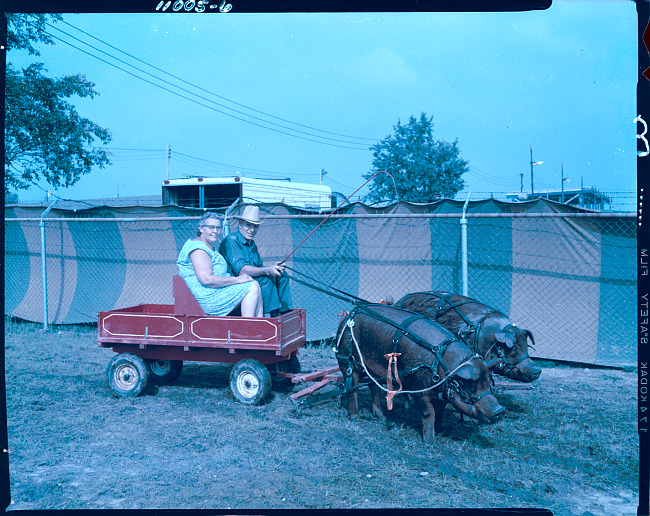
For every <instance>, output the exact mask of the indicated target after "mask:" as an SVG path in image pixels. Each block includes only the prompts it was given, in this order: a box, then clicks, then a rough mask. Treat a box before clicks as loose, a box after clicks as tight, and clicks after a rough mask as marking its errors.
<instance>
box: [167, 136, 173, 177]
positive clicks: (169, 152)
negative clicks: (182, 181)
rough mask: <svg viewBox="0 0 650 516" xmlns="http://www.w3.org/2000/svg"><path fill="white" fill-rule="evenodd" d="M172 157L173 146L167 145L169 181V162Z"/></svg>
mask: <svg viewBox="0 0 650 516" xmlns="http://www.w3.org/2000/svg"><path fill="white" fill-rule="evenodd" d="M171 157H172V146H171V145H169V144H167V179H169V160H170V159H171Z"/></svg>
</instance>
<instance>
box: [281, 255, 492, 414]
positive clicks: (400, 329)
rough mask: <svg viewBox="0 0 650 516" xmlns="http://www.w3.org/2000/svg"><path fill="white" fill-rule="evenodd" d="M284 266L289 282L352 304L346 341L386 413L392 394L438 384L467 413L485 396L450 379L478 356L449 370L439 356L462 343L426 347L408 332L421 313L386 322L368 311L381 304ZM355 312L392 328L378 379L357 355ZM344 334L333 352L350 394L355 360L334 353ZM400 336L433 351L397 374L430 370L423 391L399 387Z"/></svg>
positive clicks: (380, 316) (448, 340) (383, 317)
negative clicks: (428, 359) (464, 404)
mask: <svg viewBox="0 0 650 516" xmlns="http://www.w3.org/2000/svg"><path fill="white" fill-rule="evenodd" d="M285 267H286V268H287V269H289V270H291V271H292V272H293V273H294V274H293V275H291V276H289V275H286V276H288V277H289V278H290V279H292V280H293V281H297V282H298V283H300V284H302V285H305V286H306V287H309V288H312V289H314V290H317V291H319V292H322V293H324V294H326V295H329V296H331V297H334V298H336V299H339V300H342V301H347V302H350V303H352V304H353V305H354V309H353V310H352V311H351V312H349V313H348V315H347V318H346V321H345V323H344V325H346V326H347V327H348V338H349V339H350V340H351V341H352V342H353V344H354V346H355V348H356V351H357V354H358V355H359V360H358V362H359V363H360V364H361V366H362V368H363V370H364V372H365V373H366V376H367V377H368V378H370V380H371V381H372V382H373V383H375V384H376V385H377V386H378V387H379V388H380V389H381V390H383V391H385V392H386V393H387V396H386V400H387V405H388V408H389V410H390V409H392V399H393V397H394V396H395V395H396V394H419V393H423V392H427V391H431V390H433V389H435V388H437V387H439V386H440V385H442V384H447V396H448V397H453V391H456V392H457V393H458V394H459V395H460V396H461V398H463V397H466V398H468V399H469V400H470V401H469V403H468V404H469V405H470V410H471V405H472V404H473V403H476V402H477V401H478V400H480V399H481V398H482V397H483V396H485V395H486V394H488V393H489V391H486V392H485V393H483V394H482V395H481V396H479V397H477V396H475V395H474V394H472V393H471V392H468V391H467V390H466V389H465V388H464V387H463V386H462V385H461V384H460V383H459V382H458V381H457V380H456V379H455V378H454V375H455V374H456V372H457V371H459V370H460V369H461V368H463V367H465V366H467V365H469V364H470V363H471V361H472V360H473V359H474V358H481V357H480V356H479V355H478V354H474V355H471V356H469V357H467V358H466V359H465V360H464V361H463V362H462V363H461V364H460V365H458V366H457V367H455V368H454V369H453V370H450V369H449V367H447V364H446V363H445V361H444V359H443V357H442V355H443V354H444V352H445V350H446V348H447V346H448V345H449V344H451V343H452V342H460V343H463V344H464V342H462V341H461V340H459V339H457V338H455V337H451V338H449V339H447V340H445V341H444V342H442V343H441V344H439V345H435V344H430V343H429V342H428V341H427V340H426V339H424V338H422V337H420V336H419V335H417V334H416V333H414V332H412V331H411V330H409V329H408V326H409V325H410V324H411V323H413V322H415V321H417V320H419V319H425V320H426V319H427V317H426V316H424V315H422V314H419V313H415V312H411V313H412V315H410V316H409V317H407V318H406V319H405V320H404V321H402V322H401V323H397V322H395V321H393V320H392V319H389V318H388V317H386V316H384V315H382V314H380V313H378V312H377V311H376V310H373V309H372V308H371V307H372V306H384V305H381V304H378V303H372V302H370V301H367V300H365V299H362V298H360V297H357V296H355V295H353V294H350V293H348V292H344V291H342V290H339V289H336V288H334V287H332V286H331V285H327V284H325V283H323V282H321V281H318V280H315V279H313V278H311V277H309V276H307V275H306V274H303V273H301V272H298V271H296V270H295V269H293V268H291V267H287V266H285ZM296 274H298V275H300V276H303V277H304V278H308V279H309V280H311V281H312V282H315V283H319V284H320V285H323V286H324V287H325V288H322V287H318V286H316V285H314V284H313V283H310V282H308V281H305V280H302V279H298V278H297V277H296V276H295V275H296ZM327 289H329V290H327ZM332 291H333V292H332ZM334 292H336V293H334ZM402 310H404V309H402ZM404 311H407V312H408V310H404ZM359 313H362V314H365V315H367V316H369V317H371V318H373V319H376V320H378V321H380V322H383V323H386V324H388V325H390V326H392V327H393V328H395V335H394V336H393V342H392V344H393V352H392V353H389V354H387V355H385V358H386V359H387V360H388V368H387V375H386V376H385V377H382V378H379V379H377V378H375V377H374V376H373V375H372V374H371V373H370V371H369V370H368V368H367V366H366V363H365V361H364V359H363V355H362V353H361V349H360V347H359V343H358V341H357V339H356V336H355V335H354V325H355V321H354V318H355V317H356V315H357V314H359ZM344 333H345V330H343V331H341V333H340V335H339V337H338V340H337V342H336V350H337V358H339V359H340V360H341V361H342V362H347V364H348V367H347V370H346V376H347V381H346V386H345V389H346V392H351V391H353V390H355V388H359V387H361V385H358V386H356V387H355V386H353V385H352V384H351V382H352V364H353V362H354V361H356V359H355V358H354V357H353V356H352V354H351V353H349V355H348V356H347V357H345V356H343V355H339V354H338V350H339V349H340V345H341V338H342V337H343V334H344ZM402 337H408V338H409V339H410V340H411V341H413V342H414V343H415V344H417V345H419V346H420V347H423V348H425V349H428V350H429V351H431V352H433V353H434V355H435V359H434V361H433V363H432V364H420V365H417V366H414V367H411V368H409V369H407V370H403V371H402V373H401V378H406V377H408V376H410V375H412V374H414V373H416V372H418V371H420V370H422V369H424V368H428V369H430V370H431V380H432V382H433V385H431V386H429V387H426V388H424V389H419V390H404V389H403V388H402V383H401V379H400V374H399V372H398V369H397V363H396V360H397V357H399V356H400V355H401V353H398V352H397V348H398V345H399V342H400V341H401V339H402ZM439 365H440V366H441V367H442V369H443V374H444V376H443V377H442V378H441V377H440V375H439V374H438V372H437V369H438V366H439ZM391 370H392V371H394V373H391ZM393 374H394V376H395V379H396V381H397V382H398V385H399V389H398V390H394V389H393V388H392V377H393ZM384 380H385V381H386V383H387V385H388V387H384V386H383V385H382V384H381V383H380V381H384Z"/></svg>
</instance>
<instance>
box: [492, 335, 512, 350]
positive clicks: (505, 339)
mask: <svg viewBox="0 0 650 516" xmlns="http://www.w3.org/2000/svg"><path fill="white" fill-rule="evenodd" d="M494 337H495V338H496V339H497V341H498V342H500V343H501V344H505V345H506V347H508V348H511V347H512V345H513V344H514V342H515V334H514V333H512V332H511V331H500V332H498V333H495V334H494Z"/></svg>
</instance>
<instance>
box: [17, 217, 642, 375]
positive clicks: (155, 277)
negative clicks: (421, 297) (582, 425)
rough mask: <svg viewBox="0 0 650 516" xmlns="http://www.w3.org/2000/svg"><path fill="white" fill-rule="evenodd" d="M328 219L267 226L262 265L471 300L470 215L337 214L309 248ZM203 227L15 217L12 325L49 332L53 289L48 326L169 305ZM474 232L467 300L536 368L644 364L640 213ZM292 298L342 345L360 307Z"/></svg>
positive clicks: (322, 334)
mask: <svg viewBox="0 0 650 516" xmlns="http://www.w3.org/2000/svg"><path fill="white" fill-rule="evenodd" d="M324 217H325V216H324V215H267V216H266V217H265V218H264V220H263V224H262V226H261V228H260V230H259V232H258V235H257V237H256V242H257V244H258V247H259V248H260V251H261V254H262V256H263V258H264V260H265V262H266V263H272V262H273V261H277V260H283V259H285V258H286V257H287V256H288V255H289V254H290V253H292V251H293V253H292V254H291V256H290V257H289V259H288V260H287V264H288V265H289V266H290V267H291V269H293V271H296V272H299V273H301V274H304V275H306V276H307V277H308V278H310V279H308V280H307V281H313V282H315V283H316V284H317V285H319V286H322V285H323V284H324V285H329V286H331V287H334V288H336V289H339V290H341V291H344V292H347V293H349V294H352V295H354V296H357V297H360V298H363V299H367V300H370V301H379V300H380V299H390V298H392V299H394V300H395V301H396V300H398V299H399V298H400V297H402V296H403V295H404V294H406V293H409V292H418V291H427V290H441V291H449V292H454V293H462V276H463V274H462V268H461V264H462V262H463V257H462V249H463V246H462V242H461V225H460V219H461V216H460V215H459V214H417V213H412V214H382V215H377V214H347V215H333V216H332V217H331V218H330V219H329V220H327V221H326V222H325V223H324V224H323V225H322V226H320V227H319V228H318V230H317V231H315V232H314V233H313V234H311V235H310V236H309V238H307V239H306V240H304V239H305V237H307V236H308V235H309V234H310V232H311V231H312V230H313V229H314V228H315V227H316V226H317V225H318V224H320V223H321V222H322V221H323V219H324ZM197 219H198V217H146V218H135V219H133V218H132V219H118V218H92V219H80V218H74V219H72V218H46V219H44V221H43V227H42V228H41V226H40V222H41V221H40V220H39V219H34V218H7V219H5V313H6V314H9V315H12V316H16V317H20V318H23V319H27V320H32V321H37V322H43V320H44V311H43V288H42V285H43V281H44V279H45V281H46V284H47V320H48V322H49V323H56V324H73V323H80V322H93V321H96V317H97V312H99V311H100V310H109V309H113V308H119V307H125V306H133V305H137V304H141V303H155V304H171V303H173V298H172V287H171V286H172V276H173V275H174V274H177V267H176V257H177V255H178V252H179V250H180V248H181V246H182V245H183V243H184V242H185V240H187V239H188V238H192V237H193V236H194V235H195V234H196V221H197ZM467 228H468V229H467V235H468V239H467V250H468V251H467V258H466V261H467V264H468V269H467V277H468V294H469V296H470V297H473V298H475V299H478V300H480V301H481V302H483V303H485V304H487V305H490V306H491V307H493V308H495V309H497V310H500V311H502V312H504V313H505V314H506V315H508V316H509V317H510V318H511V320H512V321H513V322H515V323H516V324H517V325H518V326H520V327H523V328H527V329H530V330H531V331H532V332H533V334H534V336H535V349H534V350H532V351H531V354H532V355H533V356H536V357H542V358H551V359H561V360H570V361H578V362H584V363H598V364H608V365H629V364H634V363H635V362H636V333H635V332H636V264H635V255H636V226H635V215H634V214H618V215H616V214H582V213H581V214H557V213H545V214H529V213H526V214H503V213H500V214H468V215H467ZM41 230H42V231H41ZM231 230H236V228H235V226H234V224H233V225H232V227H231ZM41 233H42V234H43V235H44V237H45V255H46V261H45V263H46V267H45V268H43V267H42V258H41V256H42V255H41V246H42V240H41ZM303 240H304V242H303ZM297 246H298V247H297ZM296 247H297V248H296ZM296 272H290V274H295V273H296ZM297 277H299V278H301V279H305V278H304V277H302V276H297ZM292 293H293V302H294V306H296V307H304V308H306V309H307V320H308V322H307V324H308V326H307V333H308V335H307V336H308V340H320V339H324V338H328V337H331V336H333V335H334V333H335V332H336V328H337V325H338V314H339V313H340V312H341V311H343V310H346V309H349V308H350V304H349V303H346V302H345V301H342V300H340V299H336V298H334V297H330V296H328V295H326V294H324V293H322V292H319V291H316V290H313V289H310V288H308V287H307V286H304V285H303V284H300V283H297V282H293V284H292Z"/></svg>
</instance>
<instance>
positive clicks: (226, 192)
mask: <svg viewBox="0 0 650 516" xmlns="http://www.w3.org/2000/svg"><path fill="white" fill-rule="evenodd" d="M237 199H241V201H240V202H242V203H248V204H257V203H284V204H286V205H288V206H293V207H296V208H303V209H308V210H317V211H326V210H331V209H332V190H331V188H329V187H328V186H324V185H311V184H307V183H294V182H293V181H288V180H287V181H278V180H267V179H251V178H247V177H239V176H235V177H189V178H183V179H167V180H165V181H163V183H162V201H163V204H176V205H178V206H187V207H191V208H223V207H228V206H231V205H232V204H233V203H234V202H235V201H236V200H237Z"/></svg>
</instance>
